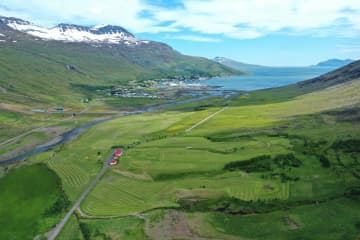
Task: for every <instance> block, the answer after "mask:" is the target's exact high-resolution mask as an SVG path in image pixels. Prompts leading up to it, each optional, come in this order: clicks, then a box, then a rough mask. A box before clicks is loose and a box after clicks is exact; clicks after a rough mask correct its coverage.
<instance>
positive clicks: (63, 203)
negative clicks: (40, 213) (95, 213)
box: [44, 191, 70, 217]
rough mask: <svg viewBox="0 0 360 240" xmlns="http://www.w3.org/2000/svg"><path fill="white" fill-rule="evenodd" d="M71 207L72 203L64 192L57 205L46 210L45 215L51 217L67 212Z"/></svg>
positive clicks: (56, 202)
mask: <svg viewBox="0 0 360 240" xmlns="http://www.w3.org/2000/svg"><path fill="white" fill-rule="evenodd" d="M69 205H70V201H69V199H68V198H67V196H66V194H65V192H63V191H62V192H61V194H60V195H59V196H58V198H57V200H56V201H55V203H54V204H53V205H52V206H51V207H49V208H47V209H46V210H45V212H44V215H45V216H46V217H49V216H54V215H57V214H60V213H61V212H62V211H64V210H66V209H67V207H68V206H69Z"/></svg>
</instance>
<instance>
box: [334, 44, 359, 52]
mask: <svg viewBox="0 0 360 240" xmlns="http://www.w3.org/2000/svg"><path fill="white" fill-rule="evenodd" d="M336 47H337V49H338V51H339V52H340V53H360V45H338V46H336Z"/></svg>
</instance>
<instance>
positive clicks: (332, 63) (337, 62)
mask: <svg viewBox="0 0 360 240" xmlns="http://www.w3.org/2000/svg"><path fill="white" fill-rule="evenodd" d="M352 62H354V60H352V59H329V60H326V61H323V62H319V63H318V64H316V65H315V66H317V67H337V68H339V67H343V66H345V65H347V64H350V63H352Z"/></svg>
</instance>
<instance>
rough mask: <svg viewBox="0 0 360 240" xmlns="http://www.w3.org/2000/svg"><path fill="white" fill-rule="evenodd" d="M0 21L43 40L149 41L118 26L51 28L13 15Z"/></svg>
mask: <svg viewBox="0 0 360 240" xmlns="http://www.w3.org/2000/svg"><path fill="white" fill-rule="evenodd" d="M0 23H3V24H5V25H7V26H8V27H10V28H12V29H14V30H18V31H21V32H24V33H27V34H30V35H32V36H35V37H39V38H41V39H44V40H58V41H66V42H89V43H110V44H120V43H122V44H126V45H130V46H133V45H139V44H147V43H149V41H146V40H141V39H138V38H136V37H135V36H134V35H133V34H131V33H130V32H128V31H127V30H126V29H124V28H122V27H120V26H113V25H98V26H92V27H86V26H78V25H74V24H59V25H57V26H55V27H53V28H44V27H40V26H37V25H35V24H32V23H31V22H28V21H24V20H22V19H18V18H13V17H10V18H9V17H0Z"/></svg>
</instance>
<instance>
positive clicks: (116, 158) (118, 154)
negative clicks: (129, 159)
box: [110, 149, 123, 166]
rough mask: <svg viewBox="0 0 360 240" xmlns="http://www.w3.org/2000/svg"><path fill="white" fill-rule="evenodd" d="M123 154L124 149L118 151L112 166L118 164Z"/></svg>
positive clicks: (112, 160)
mask: <svg viewBox="0 0 360 240" xmlns="http://www.w3.org/2000/svg"><path fill="white" fill-rule="evenodd" d="M122 154H123V150H122V149H117V150H116V151H115V153H114V156H113V158H112V159H111V161H110V166H114V165H116V164H118V160H119V157H120V156H121V155H122Z"/></svg>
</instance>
